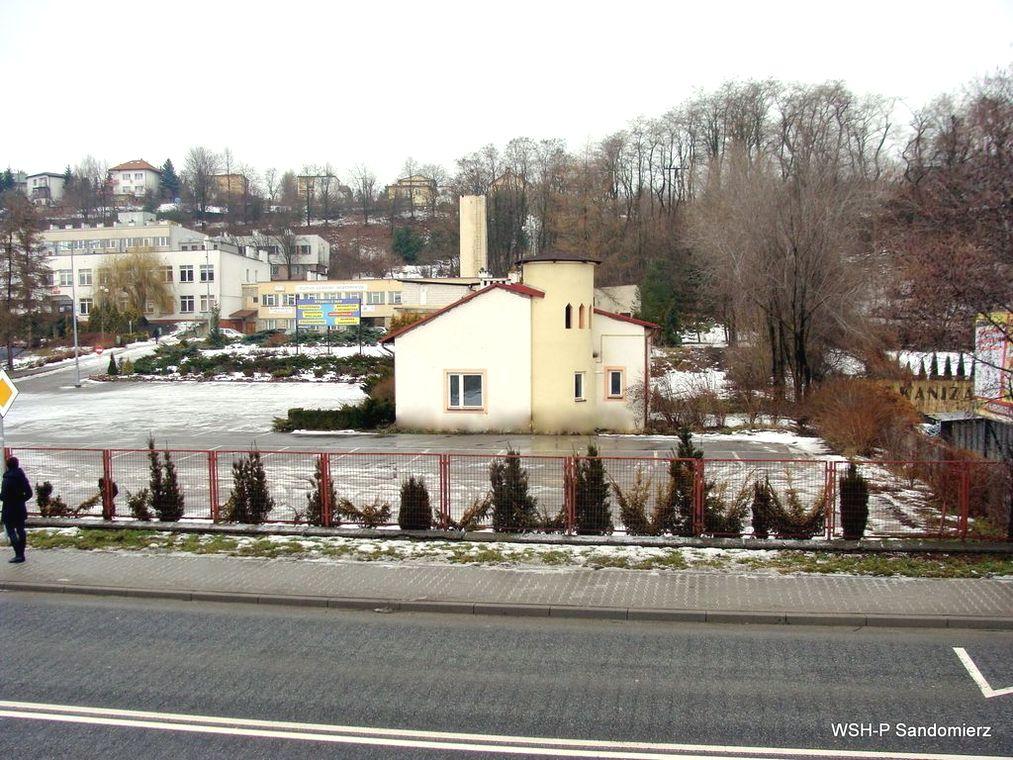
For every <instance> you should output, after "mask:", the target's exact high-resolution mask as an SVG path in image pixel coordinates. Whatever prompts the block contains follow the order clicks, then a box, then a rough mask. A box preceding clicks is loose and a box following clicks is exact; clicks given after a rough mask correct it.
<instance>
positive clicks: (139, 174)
mask: <svg viewBox="0 0 1013 760" xmlns="http://www.w3.org/2000/svg"><path fill="white" fill-rule="evenodd" d="M134 179H144V175H143V174H142V173H141V172H136V173H135V174H134Z"/></svg>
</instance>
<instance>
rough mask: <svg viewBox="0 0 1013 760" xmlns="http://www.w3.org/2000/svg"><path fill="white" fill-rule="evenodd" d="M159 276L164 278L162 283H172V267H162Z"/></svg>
mask: <svg viewBox="0 0 1013 760" xmlns="http://www.w3.org/2000/svg"><path fill="white" fill-rule="evenodd" d="M158 272H159V274H160V275H161V276H162V282H172V265H171V264H168V265H165V266H160V267H159V268H158Z"/></svg>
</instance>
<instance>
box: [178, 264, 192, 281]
mask: <svg viewBox="0 0 1013 760" xmlns="http://www.w3.org/2000/svg"><path fill="white" fill-rule="evenodd" d="M179 281H180V282H193V264H182V265H180V267H179Z"/></svg>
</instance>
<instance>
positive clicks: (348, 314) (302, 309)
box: [295, 298, 360, 327]
mask: <svg viewBox="0 0 1013 760" xmlns="http://www.w3.org/2000/svg"><path fill="white" fill-rule="evenodd" d="M359 305H360V304H359V299H357V298H342V299H340V300H337V301H314V300H311V299H308V298H300V299H299V300H298V301H296V305H295V310H296V319H297V320H298V324H299V326H300V327H345V326H347V325H357V324H359V316H360V315H359Z"/></svg>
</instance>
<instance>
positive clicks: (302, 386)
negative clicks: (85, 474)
mask: <svg viewBox="0 0 1013 760" xmlns="http://www.w3.org/2000/svg"><path fill="white" fill-rule="evenodd" d="M363 398H365V394H364V393H363V392H362V390H361V389H360V388H359V386H358V384H353V383H320V384H317V383H313V384H310V383H270V384H268V383H264V384H256V383H215V382H193V381H175V382H169V383H163V382H158V381H151V382H143V383H132V382H117V383H94V382H86V383H85V387H84V388H82V389H75V388H73V386H72V385H70V381H69V380H68V385H67V386H66V387H62V388H59V389H57V390H55V391H47V392H30V393H22V394H21V396H20V397H19V398H18V403H17V407H16V408H14V409H13V410H12V411H11V414H10V415H9V416H8V418H7V420H6V421H5V422H6V429H7V433H8V435H9V436H11V437H12V438H13V437H16V439H17V440H18V441H19V442H22V443H24V444H28V443H29V442H30V441H32V440H33V439H36V438H37V439H38V440H43V439H44V438H45V435H44V433H45V431H46V430H47V429H49V428H51V427H53V426H59V427H60V428H61V430H62V431H63V433H64V437H71V438H75V439H77V441H78V442H77V443H76V444H71V445H78V446H94V445H96V443H97V442H99V441H103V440H107V439H108V437H109V433H110V429H111V428H112V429H120V428H128V429H129V430H131V431H136V432H138V433H145V432H147V431H152V432H155V433H156V434H161V435H166V434H167V435H169V437H170V438H171V437H173V436H172V431H173V430H176V429H180V428H183V429H185V430H186V431H187V433H188V437H192V436H194V435H199V433H200V431H201V430H207V431H214V432H218V431H221V430H223V429H226V430H229V431H231V432H244V433H246V432H248V433H250V434H251V440H252V435H255V434H256V433H260V432H266V431H268V430H270V428H271V420H272V418H273V417H275V416H284V415H285V414H286V413H287V411H288V409H290V408H292V407H304V408H309V409H314V408H324V409H328V408H336V407H338V406H341V405H343V404H346V403H356V402H358V401H360V400H361V399H363Z"/></svg>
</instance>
